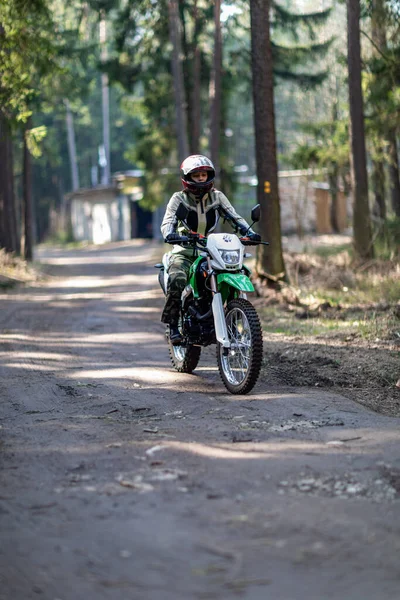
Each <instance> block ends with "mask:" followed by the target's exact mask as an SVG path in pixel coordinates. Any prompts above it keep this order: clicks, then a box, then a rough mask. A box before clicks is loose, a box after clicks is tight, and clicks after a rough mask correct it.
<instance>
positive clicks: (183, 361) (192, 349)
mask: <svg viewBox="0 0 400 600" xmlns="http://www.w3.org/2000/svg"><path fill="white" fill-rule="evenodd" d="M168 347H169V356H170V358H171V362H172V365H173V367H174V369H175V370H176V371H178V373H192V372H193V371H194V370H195V368H196V367H197V365H198V363H199V360H200V354H201V347H200V346H193V345H187V346H186V345H185V346H181V345H174V344H171V342H170V340H169V339H168Z"/></svg>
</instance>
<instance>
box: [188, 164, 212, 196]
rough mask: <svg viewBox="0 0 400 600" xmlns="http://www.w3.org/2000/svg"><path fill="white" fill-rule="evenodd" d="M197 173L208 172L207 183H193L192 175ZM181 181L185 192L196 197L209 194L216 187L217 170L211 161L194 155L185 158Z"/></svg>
mask: <svg viewBox="0 0 400 600" xmlns="http://www.w3.org/2000/svg"><path fill="white" fill-rule="evenodd" d="M197 171H206V172H207V181H205V182H204V183H197V182H195V181H193V179H192V177H191V176H192V174H193V173H196V172H197ZM181 179H182V183H183V187H184V189H185V190H187V191H189V192H192V193H193V194H195V195H198V194H204V193H205V192H209V191H210V190H211V189H212V188H213V187H214V179H215V168H214V165H213V164H212V162H211V160H210V159H209V158H207V157H206V156H203V155H202V154H192V155H191V156H188V157H187V158H185V160H184V161H183V163H182V164H181Z"/></svg>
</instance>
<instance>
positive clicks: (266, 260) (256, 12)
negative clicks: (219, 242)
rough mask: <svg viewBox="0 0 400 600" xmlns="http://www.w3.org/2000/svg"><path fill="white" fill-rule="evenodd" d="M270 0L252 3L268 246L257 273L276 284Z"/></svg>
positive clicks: (279, 271) (281, 271) (279, 268)
mask: <svg viewBox="0 0 400 600" xmlns="http://www.w3.org/2000/svg"><path fill="white" fill-rule="evenodd" d="M269 12H270V5H269V0H250V16H251V49H252V73H253V99H254V127H255V141H256V164H257V178H258V185H257V200H258V202H259V203H260V205H261V222H260V232H261V235H262V238H263V239H264V240H267V241H268V242H269V243H270V246H269V247H266V246H259V248H258V252H257V262H256V272H257V274H258V275H259V276H262V277H267V278H268V279H269V280H270V281H274V282H276V281H277V280H278V279H280V278H282V277H283V276H284V275H285V267H284V262H283V255H282V242H281V223H280V206H279V189H278V165H277V158H276V134H275V110H274V87H273V62H272V46H271V40H270V16H269Z"/></svg>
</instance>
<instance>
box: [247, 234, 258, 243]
mask: <svg viewBox="0 0 400 600" xmlns="http://www.w3.org/2000/svg"><path fill="white" fill-rule="evenodd" d="M246 237H248V238H249V240H251V241H252V242H261V236H260V235H259V234H258V233H256V232H255V231H249V233H248V234H247V236H246Z"/></svg>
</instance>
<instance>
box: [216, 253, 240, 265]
mask: <svg viewBox="0 0 400 600" xmlns="http://www.w3.org/2000/svg"><path fill="white" fill-rule="evenodd" d="M220 254H221V258H222V260H223V261H224V263H226V264H227V265H237V264H238V262H239V260H240V250H220Z"/></svg>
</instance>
